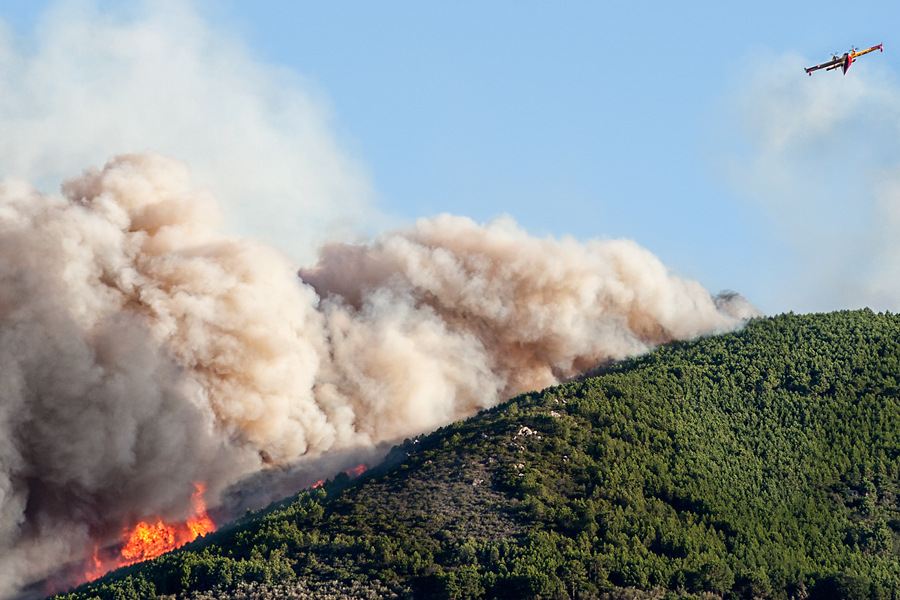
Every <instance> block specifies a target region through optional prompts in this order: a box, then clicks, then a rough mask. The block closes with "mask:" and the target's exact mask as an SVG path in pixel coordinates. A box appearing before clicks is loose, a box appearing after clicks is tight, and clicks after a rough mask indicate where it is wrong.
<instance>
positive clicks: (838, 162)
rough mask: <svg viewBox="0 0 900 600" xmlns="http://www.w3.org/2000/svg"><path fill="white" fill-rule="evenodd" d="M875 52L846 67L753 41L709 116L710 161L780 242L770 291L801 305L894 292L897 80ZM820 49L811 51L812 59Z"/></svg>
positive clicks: (890, 300)
mask: <svg viewBox="0 0 900 600" xmlns="http://www.w3.org/2000/svg"><path fill="white" fill-rule="evenodd" d="M885 56H886V55H882V54H881V53H877V52H876V53H874V54H870V55H866V56H864V57H861V58H860V59H859V60H858V62H856V63H854V64H853V66H852V67H851V68H850V70H849V71H848V72H847V74H846V75H841V74H840V72H824V71H820V72H817V73H814V74H813V76H812V77H808V76H806V75H805V74H804V73H803V70H802V69H803V67H808V66H810V65H813V64H816V63H817V62H822V60H824V59H826V58H828V57H827V56H824V57H813V58H803V57H801V56H799V55H796V54H784V55H776V54H774V53H771V52H768V53H767V52H765V51H757V52H754V54H753V56H752V59H751V62H752V66H747V67H745V68H743V69H739V78H738V82H737V83H736V84H735V86H734V89H733V90H732V91H731V94H730V95H729V96H728V97H727V98H726V99H725V101H724V103H723V106H724V107H726V108H725V110H723V111H722V112H721V113H720V114H719V115H718V117H717V121H716V126H717V127H718V128H720V130H721V131H720V132H719V137H718V141H717V142H716V148H715V155H716V158H715V159H714V164H715V167H714V168H715V169H717V171H718V173H720V174H721V175H722V176H723V177H724V179H725V180H726V181H727V182H728V184H729V185H730V187H731V189H732V190H734V191H735V192H737V193H738V194H739V195H740V196H741V197H743V198H745V199H746V200H748V201H749V202H750V203H752V206H753V207H754V212H755V209H758V208H762V212H763V214H764V215H765V217H766V218H767V220H768V222H769V224H770V227H769V228H768V231H769V232H770V235H771V236H772V238H773V239H772V241H771V243H770V244H769V246H770V247H773V248H774V247H781V248H783V251H782V252H780V253H778V254H777V255H776V257H777V258H776V260H775V261H773V265H772V268H771V269H770V272H769V273H768V281H769V282H770V283H769V285H768V287H769V288H770V290H771V291H770V292H769V293H770V295H771V296H772V298H768V299H763V298H755V300H758V301H759V302H760V303H761V304H762V305H768V304H774V303H776V299H777V304H778V305H780V306H784V307H790V308H791V309H792V310H798V311H820V310H834V309H837V308H858V307H860V306H869V307H871V308H873V309H875V310H885V309H888V310H896V307H897V303H898V302H900V246H898V244H897V235H896V231H897V228H898V226H900V143H898V139H900V125H898V124H900V83H898V81H897V80H896V76H895V75H894V74H893V73H891V72H890V71H889V70H888V69H887V67H886V63H885ZM817 58H818V59H820V60H817Z"/></svg>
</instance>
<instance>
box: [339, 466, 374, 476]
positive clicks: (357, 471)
mask: <svg viewBox="0 0 900 600" xmlns="http://www.w3.org/2000/svg"><path fill="white" fill-rule="evenodd" d="M368 470H369V467H367V466H366V465H359V466H358V467H354V468H352V469H350V470H348V471H344V472H345V473H346V474H347V475H349V476H350V477H359V476H360V475H362V474H363V473H365V472H366V471H368Z"/></svg>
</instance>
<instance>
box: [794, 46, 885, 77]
mask: <svg viewBox="0 0 900 600" xmlns="http://www.w3.org/2000/svg"><path fill="white" fill-rule="evenodd" d="M876 50H880V51H881V52H884V48H882V44H878V45H877V46H872V47H871V48H866V49H865V50H858V49H856V48H852V47H851V48H850V51H849V52H845V53H844V55H843V56H838V55H837V53H836V52H835V53H834V54H833V55H832V56H831V60H829V61H828V62H826V63H822V64H821V65H816V66H815V67H810V68H808V69H807V68H806V67H804V68H803V70H804V71H806V74H807V75H809V76H810V77H812V74H813V71H818V70H819V69H825V70H826V71H833V70H835V69H841V70H843V72H844V75H846V74H847V69H849V68H850V65H852V64H853V63H854V62H856V59H857V58H859V57H860V56H862V55H863V54H868V53H869V52H875V51H876Z"/></svg>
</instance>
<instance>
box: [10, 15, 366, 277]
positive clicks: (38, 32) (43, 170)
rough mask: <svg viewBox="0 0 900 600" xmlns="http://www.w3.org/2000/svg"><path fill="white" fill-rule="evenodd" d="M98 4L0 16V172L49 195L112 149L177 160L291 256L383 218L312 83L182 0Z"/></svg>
mask: <svg viewBox="0 0 900 600" xmlns="http://www.w3.org/2000/svg"><path fill="white" fill-rule="evenodd" d="M112 4H113V5H115V4H116V3H112ZM106 8H107V10H104V11H101V10H100V9H99V8H97V7H96V6H94V4H93V3H92V2H89V1H88V2H80V1H79V2H75V1H72V2H59V3H57V4H55V5H53V6H51V8H50V9H48V11H46V12H45V13H43V14H42V16H41V18H40V20H39V21H38V24H37V26H36V29H35V31H34V33H33V34H31V35H29V36H28V38H27V39H18V38H15V37H14V36H13V35H12V34H11V33H10V32H9V31H8V30H5V29H4V27H3V23H2V22H0V178H3V177H9V176H13V177H18V178H21V179H25V180H27V181H29V182H31V183H32V184H33V185H35V186H36V187H37V188H38V189H40V190H41V191H44V192H55V191H57V189H58V187H59V184H60V182H61V181H62V180H63V179H64V178H66V177H70V176H71V175H72V174H73V173H78V172H79V171H80V170H81V169H83V168H84V166H85V165H91V164H103V163H104V162H105V161H106V160H107V159H108V158H109V157H110V156H113V155H116V154H120V153H125V152H134V151H144V150H150V151H155V152H161V153H164V154H166V155H168V156H174V157H179V158H183V159H186V160H189V161H190V163H191V168H192V170H193V173H194V175H195V177H196V178H197V180H198V181H199V182H200V183H202V184H204V185H207V186H209V187H210V188H211V189H212V190H213V191H214V192H215V193H216V195H217V197H218V198H219V200H220V201H221V202H222V204H223V206H224V207H225V209H226V211H225V212H226V218H227V225H228V226H229V229H231V230H232V231H236V232H238V233H242V234H244V235H250V236H253V237H263V238H265V239H267V240H269V241H270V242H271V243H273V244H275V245H276V246H277V247H278V248H280V249H281V250H283V251H284V252H287V253H288V254H289V255H290V256H291V257H292V258H293V259H294V260H295V261H298V262H299V263H304V262H308V261H311V260H314V258H315V248H316V246H317V245H318V244H319V243H321V242H323V241H324V240H325V239H333V238H334V237H335V236H338V235H353V234H354V233H353V232H356V231H358V230H359V229H361V228H363V227H364V226H371V225H372V224H373V223H375V224H379V223H381V222H382V220H383V219H382V218H381V217H380V216H379V214H378V212H377V211H376V210H374V208H373V207H372V203H371V200H372V196H373V193H372V190H371V187H370V184H369V180H368V177H367V175H366V173H365V170H364V168H363V167H362V166H361V165H360V164H359V163H358V162H357V161H355V160H354V159H353V158H352V157H350V156H348V155H347V153H346V151H345V150H343V149H341V148H340V147H339V144H338V142H337V140H336V139H335V136H334V134H333V131H332V123H331V121H332V117H331V108H330V104H329V101H328V99H327V97H326V96H325V94H323V93H321V92H320V91H318V88H317V87H316V86H315V85H314V84H313V83H311V82H310V81H308V80H305V79H303V78H302V77H300V76H299V75H297V74H296V73H295V72H293V71H291V70H290V69H287V68H280V67H277V66H273V65H269V64H264V63H262V62H260V61H258V60H255V59H254V58H253V57H252V56H251V54H250V52H249V51H248V50H247V48H245V46H244V44H243V43H242V42H241V41H240V40H239V39H238V38H237V37H236V36H230V35H228V34H227V32H222V31H221V30H214V29H212V28H211V27H210V26H209V25H208V24H207V23H206V22H205V21H204V20H203V19H201V18H200V17H199V16H198V15H197V14H196V13H195V12H194V11H193V10H192V9H191V7H190V3H189V2H185V1H176V0H164V1H154V2H150V1H146V2H134V3H131V2H129V3H121V5H119V7H118V8H115V6H107V7H106ZM250 182H253V183H252V184H251V183H250Z"/></svg>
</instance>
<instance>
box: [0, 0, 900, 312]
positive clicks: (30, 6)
mask: <svg viewBox="0 0 900 600" xmlns="http://www.w3.org/2000/svg"><path fill="white" fill-rule="evenodd" d="M59 4H60V3H50V2H33V1H32V2H22V1H15V0H13V1H10V0H0V18H2V19H3V20H4V21H5V22H6V24H7V26H8V28H9V30H8V31H11V32H13V33H7V35H12V36H17V40H18V41H17V44H18V48H19V50H18V52H20V53H21V56H27V55H29V52H31V50H30V48H32V47H34V46H39V45H40V44H41V43H42V42H40V41H38V40H40V35H41V34H40V32H41V31H42V28H43V30H44V31H46V30H47V28H48V26H47V25H46V22H47V21H48V20H49V17H48V16H47V13H46V9H47V7H48V6H49V7H51V8H53V7H56V8H55V9H54V10H60V9H59V8H58V5H59ZM66 6H67V8H66V10H68V11H71V12H77V13H78V14H85V13H87V14H90V15H93V17H94V18H97V17H100V18H104V15H110V14H113V15H116V17H115V18H116V19H119V20H120V21H122V22H128V21H129V20H130V19H137V20H139V19H142V18H145V17H144V13H145V12H146V11H148V10H150V11H151V12H154V11H155V12H156V13H157V14H159V13H163V14H165V13H167V12H170V13H171V14H172V15H174V16H173V17H172V18H174V19H178V18H180V16H179V15H181V14H182V12H181V11H184V10H187V11H188V12H191V13H193V14H194V16H195V17H196V19H197V21H198V22H200V23H202V27H205V28H206V30H208V31H209V32H212V33H211V34H212V35H214V36H217V37H218V38H221V39H222V40H225V41H224V42H222V43H223V44H228V45H229V46H228V47H229V48H237V49H238V50H236V52H239V53H241V55H242V56H244V57H246V59H247V61H248V64H249V65H251V66H250V67H248V69H252V68H255V67H253V65H256V66H258V67H259V68H262V69H274V70H273V71H270V72H269V75H270V77H269V80H270V81H274V82H276V83H275V85H278V83H277V82H283V85H284V86H285V87H286V88H290V89H296V90H302V92H303V93H304V94H306V95H307V96H308V97H309V98H312V99H313V102H314V103H315V105H316V106H318V107H320V108H321V110H322V111H324V112H325V113H327V114H326V116H325V117H323V119H324V122H326V123H327V128H328V135H330V136H331V139H332V140H333V142H334V144H335V145H336V146H337V148H338V149H339V153H340V155H341V156H342V157H345V158H346V160H347V161H349V163H352V166H351V167H348V168H351V170H353V172H354V173H355V175H354V176H358V177H360V178H361V180H364V181H365V186H366V188H367V191H366V192H364V195H366V196H367V200H366V202H368V203H370V204H371V205H372V206H373V207H374V208H375V211H374V212H376V213H378V216H375V217H371V218H366V219H362V226H360V223H359V222H357V223H355V224H351V225H350V226H349V227H350V228H351V229H352V228H354V227H355V228H357V229H363V230H367V231H368V232H369V233H371V232H372V231H373V229H372V228H373V227H374V228H375V230H377V229H378V228H383V227H391V226H395V225H398V224H403V223H409V222H411V221H413V220H415V219H416V218H418V217H423V216H430V215H433V214H437V213H443V212H450V213H454V214H462V215H467V216H470V217H472V218H473V219H475V220H477V221H488V220H491V219H492V218H494V217H496V216H498V215H502V214H508V215H511V216H512V217H513V218H515V219H516V220H517V221H518V222H519V223H520V224H521V225H522V226H523V227H524V228H526V229H527V230H528V231H529V232H530V233H532V234H533V235H537V236H543V235H553V236H557V237H559V236H564V235H572V236H575V237H576V238H578V239H588V238H594V237H598V238H618V237H627V238H630V239H634V240H635V241H637V242H638V243H639V244H641V245H643V246H645V247H646V248H648V249H649V250H651V251H652V252H654V253H655V254H656V255H657V256H659V257H660V259H661V260H662V261H663V262H664V263H665V264H667V265H668V266H669V267H670V268H671V269H672V271H673V272H674V273H676V274H679V275H682V276H686V277H690V278H693V279H697V280H699V281H700V282H701V283H702V284H703V285H704V286H705V287H707V288H708V289H709V290H710V291H711V292H713V293H715V292H717V291H719V290H721V289H723V288H729V289H734V290H737V291H739V292H741V293H743V294H744V295H745V296H747V297H748V298H749V299H750V300H751V302H753V303H755V304H756V305H757V306H758V307H759V308H760V309H762V310H763V311H764V312H766V313H777V312H783V311H789V310H794V311H795V312H806V311H811V310H832V309H838V308H855V307H859V306H863V305H871V306H872V307H873V308H876V309H879V310H884V309H891V310H896V309H897V305H898V304H900V291H898V290H897V289H895V284H893V281H894V279H893V276H894V275H895V274H896V273H895V271H894V265H895V264H896V262H897V259H898V258H900V253H895V251H894V250H895V249H894V246H893V244H892V243H891V240H890V239H889V238H890V231H889V230H885V229H884V225H885V223H889V222H891V221H890V219H891V217H890V216H889V215H891V214H893V213H892V212H891V211H892V208H891V207H892V206H893V200H892V199H891V198H893V196H892V195H891V194H892V193H893V192H886V191H884V190H886V189H888V188H890V187H891V186H892V185H893V181H894V178H895V176H894V175H893V172H892V169H895V168H896V167H897V166H898V165H900V149H898V148H897V147H896V143H895V141H894V140H895V139H897V135H896V134H897V131H896V128H897V122H898V121H897V120H896V119H895V118H894V117H896V115H893V114H891V110H892V107H893V106H895V96H894V94H895V93H896V91H897V90H898V89H900V87H898V85H897V82H896V69H897V65H898V64H900V63H898V56H900V55H898V54H897V53H898V52H900V39H897V37H898V36H897V33H896V32H897V31H898V28H897V24H898V23H900V5H897V4H896V3H888V2H872V3H866V4H864V5H850V4H848V3H846V2H840V3H839V2H797V3H790V4H789V5H785V3H782V2H756V3H719V2H683V3H664V2H644V3H603V2H566V3H550V2H512V1H496V2H452V3H451V2H442V3H438V2H428V3H424V2H382V3H376V2H349V1H348V2H331V3H324V2H304V1H292V2H274V1H270V2H267V1H265V0H261V1H257V2H253V3H249V2H238V1H234V0H228V1H221V2H198V3H194V4H193V5H191V6H192V8H188V9H185V8H184V7H185V6H186V5H185V4H184V3H183V2H173V1H168V2H156V3H152V2H151V3H145V4H140V3H127V2H100V3H97V4H93V5H92V6H93V8H91V7H90V6H91V5H87V4H85V3H67V4H66ZM148 6H150V7H152V9H148V8H147V7H148ZM86 7H87V8H86ZM58 20H59V19H58ZM62 20H63V21H64V20H65V19H62ZM58 26H59V27H62V26H61V25H58ZM196 26H199V25H196ZM51 29H52V28H51ZM54 31H56V32H57V33H56V34H55V36H54V37H60V36H59V34H58V31H59V30H58V29H57V30H54ZM36 32H37V33H36ZM190 35H191V34H190V31H188V33H186V36H190ZM182 41H184V42H185V43H187V40H179V39H178V38H177V36H176V37H174V38H168V43H169V44H179V43H181V42H182ZM43 43H48V42H46V41H45V42H43ZM878 43H883V44H884V45H885V48H886V51H885V52H884V53H878V54H874V55H870V56H867V57H864V58H861V59H860V61H859V63H858V64H855V65H854V66H853V68H852V69H851V71H850V72H849V73H848V75H846V76H841V75H838V74H836V73H817V74H816V75H815V76H814V77H813V78H808V77H806V75H805V74H804V73H803V71H802V70H801V69H800V67H801V66H809V65H811V64H814V63H816V62H821V61H823V60H825V59H827V58H829V57H830V54H831V53H832V52H834V51H839V52H844V51H846V50H847V49H848V48H849V46H850V45H851V44H853V45H857V46H860V47H867V46H870V45H874V44H878ZM895 49H896V50H895ZM272 73H274V74H272ZM247 77H250V76H249V75H248V76H247ZM273 94H274V95H273ZM277 95H278V93H277V92H272V93H271V94H270V95H269V96H266V98H268V99H271V98H274V97H276V96H277ZM128 97H129V96H128V95H127V94H123V95H122V96H121V98H122V100H121V101H127V99H128ZM821 98H825V99H827V101H828V102H830V103H831V104H829V105H828V106H829V107H830V108H828V110H826V112H825V113H823V114H824V115H825V116H824V117H823V122H825V123H826V124H827V127H826V126H820V125H821V122H819V123H820V124H819V125H817V124H816V123H817V122H816V121H815V120H813V121H811V125H810V126H809V128H807V129H803V128H800V129H799V130H798V129H796V128H792V127H793V126H792V124H794V123H797V122H798V120H802V116H803V115H807V116H808V115H813V114H818V113H816V112H815V111H816V110H819V109H820V108H821V107H820V106H819V103H820V102H821V100H820V99H821ZM170 101H171V102H177V97H175V96H173V97H172V99H170ZM162 102H163V101H161V103H162ZM279 102H280V101H279ZM285 102H286V101H285ZM291 106H293V105H291ZM841 106H845V107H847V111H846V113H845V112H843V111H842V109H841V108H840V107H841ZM817 107H818V108H817ZM48 110H49V109H48ZM18 114H21V113H16V112H15V111H13V110H10V109H7V115H6V117H5V118H6V119H7V121H11V120H15V119H16V118H21V117H17V116H16V115H18ZM779 115H780V116H779ZM798 115H799V116H798ZM873 115H885V116H884V118H883V119H879V118H874V117H873ZM779 119H781V120H779ZM275 121H277V120H275ZM275 121H273V122H275ZM298 127H299V126H298ZM810 129H815V130H816V131H818V135H819V137H818V138H816V139H807V137H805V136H807V133H806V132H808V131H809V130H810ZM0 132H2V129H0ZM761 132H762V133H761ZM23 135H24V134H23ZM298 135H300V134H298ZM323 135H324V134H323ZM98 139H99V138H98ZM131 139H132V141H133V143H136V144H138V145H139V146H140V145H141V137H140V136H139V135H136V136H135V137H133V138H131ZM172 139H174V138H172ZM873 140H874V141H873ZM58 143H59V144H60V147H61V148H62V149H63V150H64V149H65V147H66V141H65V139H61V140H58ZM73 143H74V142H73ZM286 143H288V142H286ZM172 144H173V146H167V147H166V148H160V149H162V150H167V151H168V152H170V153H174V154H176V155H178V156H179V157H180V158H184V159H185V160H187V161H188V162H190V163H193V156H192V151H193V150H192V148H193V146H189V145H185V146H184V150H183V151H182V150H180V148H181V147H180V146H178V145H177V144H176V143H175V142H172ZM145 145H146V146H148V147H151V148H154V149H155V147H156V144H155V143H151V142H148V143H147V144H145ZM171 148H174V150H172V149H171ZM141 149H143V147H137V148H133V150H141ZM63 150H60V152H62V151H63ZM103 150H104V146H103V144H102V143H100V142H98V143H97V144H96V145H95V147H93V148H92V150H91V152H93V153H94V154H91V153H87V155H88V156H89V157H90V160H100V161H102V160H103V158H102V157H101V158H96V159H95V158H94V155H96V156H98V157H99V156H100V154H102V152H103ZM118 151H122V149H121V148H119V147H118V146H117V145H116V144H111V145H110V149H109V152H110V153H112V152H118ZM79 152H80V151H75V150H73V152H72V153H73V154H79ZM80 156H81V155H80V154H79V157H80ZM0 157H2V154H0ZM848 157H851V158H848ZM853 157H855V158H853ZM863 159H865V160H863ZM38 162H40V161H36V162H35V163H34V164H38ZM200 162H201V163H202V160H201V161H200ZM43 163H47V161H43ZM43 163H42V164H43ZM17 164H18V163H17ZM23 164H24V163H23ZM773 165H775V166H773ZM87 166H88V164H83V165H81V166H80V167H79V168H83V167H87ZM70 168H71V167H70ZM873 168H877V169H880V171H879V172H878V173H874V172H873V171H872V169H873ZM22 169H23V170H22V172H18V171H16V170H15V169H11V168H7V167H6V166H4V165H3V164H2V161H0V175H17V176H22V177H27V178H30V179H32V180H34V179H37V180H38V182H39V184H40V182H41V181H48V182H49V181H52V180H53V177H54V176H55V175H53V174H50V175H48V176H47V177H46V178H45V179H41V177H42V175H43V173H42V172H41V171H40V168H38V167H32V166H29V167H28V168H27V169H26V168H25V167H22ZM50 170H51V171H52V169H50ZM35 173H37V174H35ZM48 173H49V171H48ZM54 173H55V172H54ZM70 174H74V173H70ZM47 185H50V184H47ZM348 193H349V192H348ZM885 194H887V196H885ZM885 198H887V199H885ZM226 204H227V203H226ZM226 208H227V207H226ZM885 215H888V216H885ZM372 223H375V224H376V225H372ZM260 228H263V229H264V225H260ZM258 231H259V230H257V231H256V233H258ZM263 235H264V234H263ZM876 239H877V240H880V241H879V242H878V243H877V244H875V242H873V241H872V240H876ZM869 243H871V244H872V245H871V247H869V246H867V245H866V244H869Z"/></svg>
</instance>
